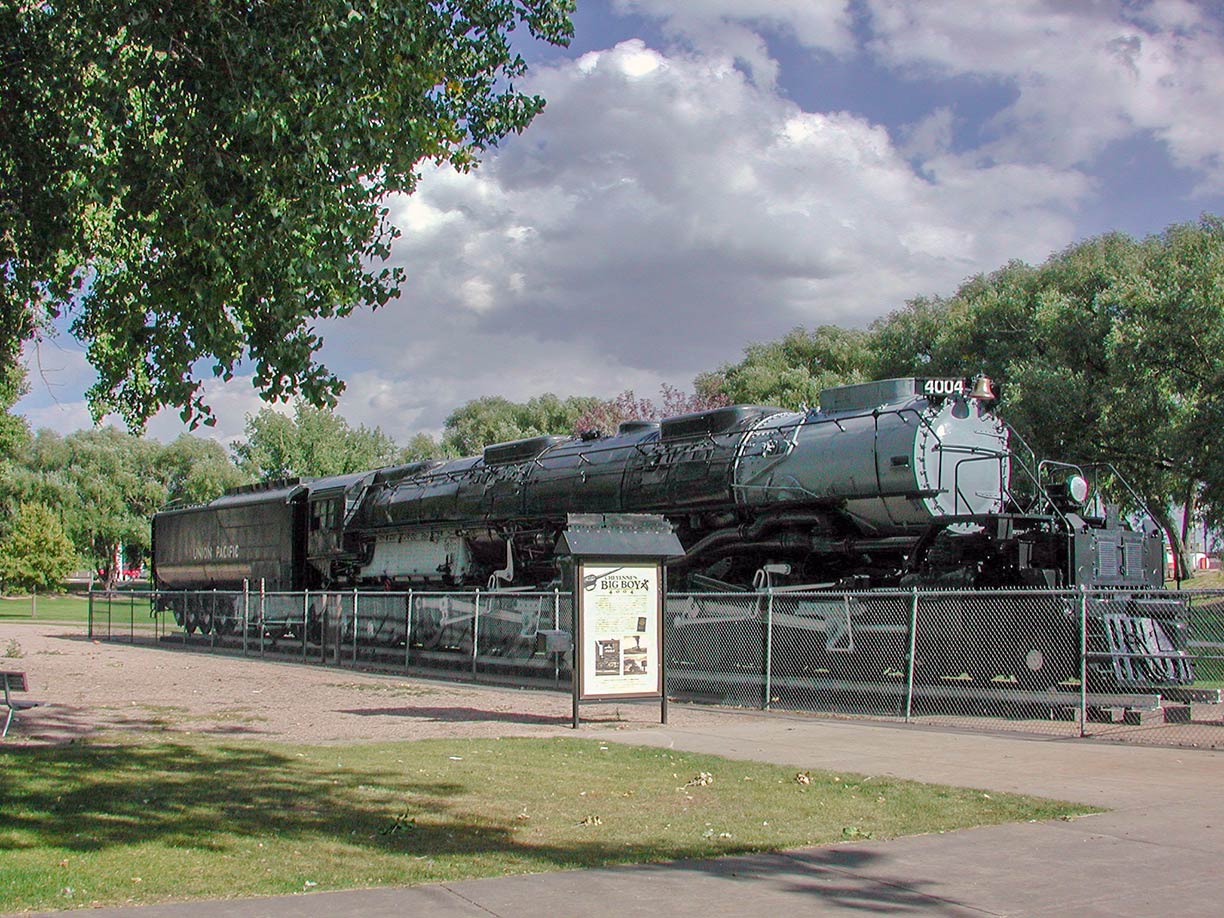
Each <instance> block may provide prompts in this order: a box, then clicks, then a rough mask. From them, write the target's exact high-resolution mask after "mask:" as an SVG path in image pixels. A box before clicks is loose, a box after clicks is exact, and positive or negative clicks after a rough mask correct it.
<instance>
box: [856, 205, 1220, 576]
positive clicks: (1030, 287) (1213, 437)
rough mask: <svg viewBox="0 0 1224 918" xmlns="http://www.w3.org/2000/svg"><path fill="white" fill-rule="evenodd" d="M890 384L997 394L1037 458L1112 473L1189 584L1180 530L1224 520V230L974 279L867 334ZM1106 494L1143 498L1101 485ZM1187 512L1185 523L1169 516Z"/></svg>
mask: <svg viewBox="0 0 1224 918" xmlns="http://www.w3.org/2000/svg"><path fill="white" fill-rule="evenodd" d="M872 331H873V339H872V349H873V351H874V352H875V354H876V359H877V367H878V368H879V369H881V370H883V371H884V374H883V375H901V374H905V373H919V374H921V375H967V374H968V373H970V372H974V371H981V372H985V373H986V374H987V375H988V376H991V377H993V378H995V379H996V380H998V381H1000V382H1001V383H1002V388H1001V394H1002V405H1001V409H1000V412H1001V414H1002V415H1003V416H1004V417H1006V418H1007V420H1008V422H1009V423H1010V424H1011V425H1012V426H1013V427H1014V428H1015V429H1016V430H1017V431H1018V432H1019V433H1020V434H1021V436H1022V437H1023V438H1024V439H1025V440H1026V441H1027V442H1028V443H1029V445H1030V446H1031V447H1032V448H1033V450H1034V452H1035V453H1036V454H1037V455H1038V456H1039V457H1043V458H1052V459H1058V460H1062V461H1066V462H1073V463H1081V464H1084V465H1093V464H1097V463H1109V464H1110V465H1112V466H1113V467H1115V468H1116V469H1117V470H1118V471H1119V472H1120V474H1121V475H1122V477H1123V478H1124V479H1125V480H1126V481H1127V483H1128V484H1129V485H1130V486H1131V487H1132V488H1133V489H1134V490H1135V492H1137V494H1138V496H1139V497H1140V498H1141V501H1142V503H1144V504H1145V505H1146V507H1147V508H1148V509H1149V510H1150V511H1151V512H1152V514H1153V516H1154V518H1155V519H1156V520H1157V522H1158V523H1159V524H1160V526H1161V528H1162V529H1164V531H1165V534H1166V536H1167V537H1168V540H1169V543H1170V545H1172V546H1173V549H1174V555H1175V557H1176V558H1177V559H1178V562H1179V566H1180V567H1181V571H1182V572H1183V573H1188V567H1187V565H1186V552H1185V536H1186V525H1187V524H1188V521H1189V520H1190V519H1192V518H1193V517H1194V515H1195V511H1196V508H1198V507H1200V506H1201V507H1202V508H1203V509H1204V510H1206V511H1207V514H1208V516H1209V518H1210V519H1213V520H1215V519H1224V460H1222V459H1221V456H1220V448H1219V430H1220V429H1221V428H1220V423H1221V422H1222V421H1224V404H1222V402H1221V396H1220V394H1219V393H1220V392H1221V387H1222V385H1224V364H1222V363H1221V361H1222V360H1224V225H1222V223H1221V221H1220V220H1219V218H1216V217H1204V218H1203V219H1202V220H1200V221H1199V222H1198V223H1197V224H1180V225H1176V226H1172V227H1169V228H1168V229H1167V230H1166V231H1165V232H1164V233H1163V234H1161V235H1159V236H1154V237H1150V238H1148V239H1145V240H1141V241H1140V240H1135V239H1133V238H1131V237H1130V236H1126V235H1124V234H1120V233H1111V234H1106V235H1103V236H1099V237H1095V238H1092V239H1088V240H1085V241H1083V242H1080V243H1077V244H1075V245H1073V246H1070V247H1069V248H1067V249H1066V250H1064V251H1062V252H1059V253H1056V254H1055V255H1053V256H1051V257H1050V258H1049V259H1047V260H1046V261H1045V262H1044V263H1043V264H1041V265H1039V266H1037V267H1032V266H1029V265H1025V264H1023V263H1020V262H1012V263H1010V264H1008V265H1006V266H1004V267H1003V268H1001V269H999V270H998V271H995V272H993V273H991V274H988V275H978V276H975V277H972V278H969V279H968V280H967V281H965V283H963V284H962V285H961V287H960V288H959V289H958V290H957V292H956V293H955V294H954V295H953V296H952V297H950V298H948V299H946V300H928V299H918V300H914V301H911V303H909V304H907V306H906V308H905V309H903V310H901V311H899V312H897V313H894V314H892V315H891V316H889V317H888V318H887V319H885V320H882V321H881V322H879V323H877V324H876V325H875V326H873V329H872ZM1101 483H1102V484H1104V485H1105V486H1106V487H1107V488H1109V489H1110V490H1109V494H1108V496H1109V497H1110V498H1111V500H1115V501H1117V502H1119V503H1121V504H1123V505H1124V506H1127V507H1128V508H1130V509H1135V508H1136V504H1137V501H1135V499H1134V497H1133V496H1132V494H1131V491H1130V490H1129V489H1127V488H1124V487H1121V486H1120V485H1119V484H1118V483H1117V482H1116V481H1114V482H1111V480H1110V477H1109V476H1108V475H1106V476H1105V477H1103V478H1102V479H1101ZM1177 507H1182V508H1184V511H1185V512H1184V513H1183V514H1182V516H1183V522H1182V523H1181V524H1180V525H1179V524H1178V523H1177V522H1176V520H1175V516H1176V514H1175V512H1174V508H1177Z"/></svg>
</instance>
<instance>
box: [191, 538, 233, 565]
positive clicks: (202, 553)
mask: <svg viewBox="0 0 1224 918" xmlns="http://www.w3.org/2000/svg"><path fill="white" fill-rule="evenodd" d="M239 554H240V552H239V548H238V543H237V542H229V543H226V544H224V545H196V546H195V547H194V548H192V550H191V559H192V560H193V561H234V560H236V559H237V558H238V556H239Z"/></svg>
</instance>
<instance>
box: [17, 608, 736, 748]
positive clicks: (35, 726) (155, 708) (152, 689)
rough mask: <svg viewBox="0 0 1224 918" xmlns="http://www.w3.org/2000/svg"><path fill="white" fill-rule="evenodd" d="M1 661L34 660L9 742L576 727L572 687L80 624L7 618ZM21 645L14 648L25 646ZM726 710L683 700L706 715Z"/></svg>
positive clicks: (651, 709) (628, 708)
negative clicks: (87, 631)
mask: <svg viewBox="0 0 1224 918" xmlns="http://www.w3.org/2000/svg"><path fill="white" fill-rule="evenodd" d="M12 642H16V648H19V651H20V653H21V654H22V655H21V656H20V657H8V658H0V667H2V668H5V669H17V670H24V671H25V672H26V674H27V678H28V679H29V684H30V691H29V694H28V696H26V697H28V698H29V699H31V700H36V701H41V702H44V704H43V706H41V707H38V708H33V709H31V710H28V711H22V712H21V713H20V715H19V720H18V721H17V722H16V723H15V724H14V725H13V728H12V730H10V732H9V735H8V737H7V739H6V740H4V741H3V742H5V743H8V744H26V745H30V744H53V743H67V742H73V741H77V740H81V739H85V738H90V737H92V738H97V739H104V738H105V737H106V736H108V735H113V734H114V733H115V732H120V733H129V734H133V733H138V734H149V733H170V734H193V735H199V734H205V735H209V736H214V737H222V738H228V739H241V738H252V739H268V740H279V741H285V742H302V743H344V742H360V741H382V740H411V739H424V738H427V737H442V736H446V737H465V736H533V735H534V736H543V735H552V734H558V733H564V734H569V733H571V731H570V730H569V724H570V718H571V700H570V696H569V694H568V693H565V692H551V691H541V690H538V689H513V688H510V689H507V688H488V687H483V686H472V685H461V684H454V683H449V682H441V681H437V680H426V679H409V678H405V677H403V676H385V675H375V674H367V673H359V672H352V671H350V670H340V669H327V668H323V667H321V666H317V665H301V664H289V663H270V662H264V661H261V660H252V659H245V660H244V659H241V658H234V657H226V656H220V655H211V654H206V653H195V652H189V651H183V650H179V649H173V648H168V647H156V646H148V645H135V646H133V645H130V644H123V643H110V642H99V641H91V640H90V639H89V638H87V637H86V636H85V635H84V634H83V632H82V631H81V630H80V629H78V628H75V627H74V626H71V625H55V624H48V623H30V624H27V623H20V624H14V623H9V622H6V623H0V652H4V650H5V649H7V648H10V647H13V646H14V645H13V643H12ZM16 648H14V649H16ZM725 716H727V714H725V713H722V714H720V713H719V712H718V711H715V710H710V709H702V708H693V707H688V706H672V708H671V711H670V718H669V719H670V720H671V722H672V723H675V724H677V725H690V724H692V725H695V724H700V723H702V722H704V721H710V720H714V719H717V718H719V717H725ZM582 720H583V725H584V730H615V729H624V728H627V727H635V728H636V727H642V726H645V725H648V724H650V723H658V720H659V706H658V704H657V703H656V702H630V703H620V704H598V705H584V706H583V708H582Z"/></svg>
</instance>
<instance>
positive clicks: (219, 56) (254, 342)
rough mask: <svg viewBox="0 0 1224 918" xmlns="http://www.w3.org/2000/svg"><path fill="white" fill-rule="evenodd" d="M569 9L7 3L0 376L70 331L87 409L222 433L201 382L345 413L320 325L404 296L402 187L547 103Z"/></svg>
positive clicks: (391, 3)
mask: <svg viewBox="0 0 1224 918" xmlns="http://www.w3.org/2000/svg"><path fill="white" fill-rule="evenodd" d="M571 9H572V2H571V0H429V2H421V0H415V2H414V0H382V2H378V0H313V2H310V3H273V2H269V0H248V2H235V0H166V2H162V3H157V4H149V3H146V2H142V0H117V2H114V3H90V2H86V0H65V2H62V3H14V2H4V3H0V366H8V365H11V364H12V363H14V361H15V359H16V355H17V353H18V351H19V349H20V347H21V345H22V344H23V343H24V342H27V341H30V340H31V339H34V338H37V337H39V336H40V335H43V334H46V333H47V330H48V328H49V325H50V323H51V322H52V321H54V320H56V319H60V318H64V319H67V320H68V322H69V324H70V328H71V333H72V334H73V335H74V336H75V337H77V338H78V339H79V340H81V341H82V342H84V343H85V345H86V352H87V356H88V358H89V360H90V362H91V363H92V364H93V365H94V367H95V368H96V369H97V371H98V381H97V383H96V385H94V386H93V387H92V388H91V389H90V391H89V400H90V405H91V409H92V411H93V412H94V415H95V417H100V416H102V415H103V414H106V413H108V412H117V413H118V414H120V415H121V416H122V417H123V418H124V419H125V421H127V423H128V424H129V426H131V427H136V428H138V427H141V426H143V424H144V422H145V421H146V420H147V419H148V418H149V417H150V416H151V415H152V414H153V413H154V412H155V411H156V410H157V409H158V408H159V407H161V406H163V405H173V406H178V407H180V408H181V409H182V415H183V418H184V420H187V421H190V422H193V423H194V422H198V421H203V422H205V423H208V422H209V421H211V420H212V417H211V411H210V409H209V406H208V405H207V404H206V403H205V402H204V400H203V396H202V394H201V386H202V379H201V378H200V375H199V374H198V371H197V363H198V362H199V363H201V364H202V366H203V368H204V370H205V372H210V373H211V375H212V376H215V377H221V378H225V379H228V378H230V377H231V376H232V375H233V374H234V372H235V368H236V367H237V366H238V365H239V363H240V362H241V361H244V360H249V361H250V362H251V363H252V364H253V367H254V376H255V383H256V386H257V387H258V388H259V389H260V391H261V393H262V395H263V396H264V397H265V398H267V399H269V400H275V399H287V398H289V397H292V396H294V395H300V396H301V397H302V398H304V399H306V400H307V401H308V402H310V403H311V404H314V405H331V404H334V402H335V398H336V396H337V394H338V393H339V392H340V391H341V389H342V383H341V381H340V380H339V379H337V378H336V376H334V375H333V374H332V373H331V372H330V371H329V370H328V369H327V368H326V367H325V366H323V365H322V364H320V363H318V362H317V361H316V360H315V355H316V353H317V351H318V349H319V348H320V346H321V344H322V340H321V338H320V337H319V336H318V334H317V333H316V330H315V327H314V323H315V321H316V320H318V319H321V318H329V317H332V316H344V315H347V314H348V313H350V312H351V311H352V310H353V309H354V308H357V307H358V306H370V307H374V308H376V307H378V306H380V305H382V304H385V303H386V302H387V301H388V300H389V299H390V298H392V297H393V296H395V295H397V293H398V290H399V286H400V283H401V280H402V273H401V271H400V270H399V269H397V268H388V267H383V266H381V264H382V263H383V262H385V260H386V259H387V257H388V255H389V252H390V245H391V242H392V240H393V239H394V238H395V237H396V236H397V235H398V231H397V230H396V228H395V227H394V226H393V225H392V223H391V221H390V219H389V209H388V208H387V207H386V206H385V200H386V198H387V196H388V195H391V194H396V193H409V192H411V191H412V190H413V188H414V187H415V184H416V181H417V167H418V164H419V163H421V162H422V161H426V160H431V161H434V162H438V163H450V164H452V165H453V166H455V167H456V168H457V169H460V170H466V169H468V168H471V167H472V166H473V165H474V164H475V163H476V160H477V157H478V156H479V155H480V153H481V152H482V151H483V150H485V149H487V148H488V147H490V146H492V145H495V144H496V143H497V142H498V141H499V140H501V139H502V138H504V137H505V136H506V135H508V134H510V133H513V132H517V131H521V130H522V129H523V128H524V127H526V125H527V124H528V123H529V122H530V121H531V120H532V118H533V117H534V116H535V115H536V114H537V113H538V112H539V111H540V109H541V108H542V106H543V100H541V99H539V98H537V97H531V96H527V95H524V94H523V93H521V92H519V91H517V90H516V89H515V88H514V81H515V80H516V79H517V78H519V77H520V76H522V75H523V73H524V72H525V69H526V65H525V63H524V61H523V59H522V58H521V57H520V56H519V55H518V54H516V53H515V52H514V51H513V50H512V49H511V47H510V33H511V32H512V31H513V30H515V28H516V27H517V26H520V25H525V26H526V28H527V30H528V31H529V32H530V34H531V35H532V36H533V37H535V38H539V39H543V40H545V41H548V42H552V43H565V42H566V41H568V38H569V36H570V34H571V31H572V27H571V25H570V22H569V19H568V14H569V12H570V10H571Z"/></svg>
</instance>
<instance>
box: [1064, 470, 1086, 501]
mask: <svg viewBox="0 0 1224 918" xmlns="http://www.w3.org/2000/svg"><path fill="white" fill-rule="evenodd" d="M1067 495H1068V496H1069V497H1070V498H1071V499H1072V500H1073V501H1075V503H1076V505H1077V506H1080V507H1082V506H1083V505H1084V501H1086V500H1087V499H1088V482H1087V480H1085V479H1084V477H1083V476H1081V475H1072V476H1071V477H1070V478H1068V479H1067Z"/></svg>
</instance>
